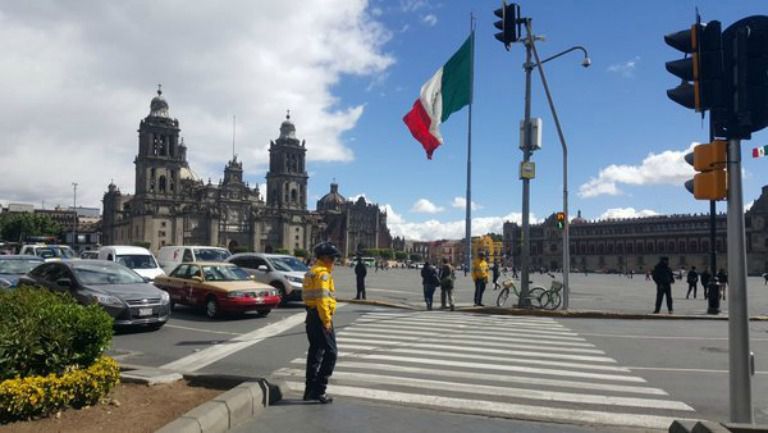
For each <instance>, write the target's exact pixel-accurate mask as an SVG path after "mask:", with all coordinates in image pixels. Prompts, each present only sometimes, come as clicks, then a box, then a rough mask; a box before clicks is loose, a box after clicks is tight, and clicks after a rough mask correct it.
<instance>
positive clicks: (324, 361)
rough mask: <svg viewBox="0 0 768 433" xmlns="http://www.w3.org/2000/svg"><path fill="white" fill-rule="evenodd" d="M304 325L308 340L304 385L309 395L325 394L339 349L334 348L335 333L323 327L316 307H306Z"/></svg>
mask: <svg viewBox="0 0 768 433" xmlns="http://www.w3.org/2000/svg"><path fill="white" fill-rule="evenodd" d="M306 325H307V339H308V340H309V351H308V352H307V376H306V386H307V391H308V394H309V396H310V397H312V396H318V395H321V394H325V389H326V387H327V386H328V378H329V377H331V374H333V368H334V367H335V366H336V358H337V356H338V353H339V351H338V349H337V348H336V334H335V332H334V330H333V328H331V330H330V331H327V330H326V329H325V327H324V326H323V322H322V321H321V320H320V316H319V315H318V314H317V310H316V309H314V308H309V309H307V321H306Z"/></svg>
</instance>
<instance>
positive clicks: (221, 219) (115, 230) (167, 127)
mask: <svg viewBox="0 0 768 433" xmlns="http://www.w3.org/2000/svg"><path fill="white" fill-rule="evenodd" d="M180 132H181V129H180V128H179V121H178V120H177V119H174V118H171V116H170V111H169V107H168V103H167V102H166V100H165V99H164V98H163V96H162V92H161V91H160V90H158V92H157V96H156V97H154V98H153V99H152V101H151V103H150V112H149V115H148V116H147V117H145V118H144V119H143V120H142V121H141V122H140V124H139V130H138V133H139V149H138V154H137V156H136V158H135V160H134V164H135V166H136V185H135V193H134V194H122V193H121V191H120V189H119V188H118V187H117V186H116V185H115V184H114V183H110V184H109V186H108V187H107V192H106V193H105V194H104V199H103V204H104V213H103V223H102V229H103V243H104V244H105V245H109V244H131V243H135V242H148V243H149V244H150V248H151V249H153V250H157V249H159V248H160V247H162V246H165V245H190V244H192V245H218V246H224V247H228V248H230V249H235V248H242V249H246V250H252V251H265V252H271V251H275V250H288V251H291V252H293V251H295V250H297V249H304V250H311V248H312V246H313V245H314V244H315V243H317V242H318V241H320V240H322V239H326V238H327V236H328V235H329V234H330V233H327V231H326V228H327V227H328V223H326V222H325V221H324V220H323V218H324V216H328V215H330V214H329V213H328V212H323V213H318V212H311V211H310V210H308V209H307V182H308V179H309V176H308V175H307V171H306V165H305V160H306V151H307V149H306V143H305V142H304V141H303V140H299V139H298V138H297V137H296V128H295V126H294V124H293V123H292V122H291V120H290V116H286V119H285V121H284V122H283V123H282V124H281V125H280V135H279V137H278V138H277V139H276V140H273V141H271V142H270V147H269V171H268V172H267V176H266V177H267V191H266V199H265V198H264V197H263V196H262V194H261V191H259V188H258V186H257V185H256V186H253V187H251V186H250V185H249V184H248V183H247V182H245V181H244V180H243V163H242V162H241V161H238V160H237V156H236V155H235V156H233V158H232V160H231V161H229V162H228V163H227V164H226V166H225V167H224V178H223V180H220V181H219V182H218V184H213V183H212V182H211V180H210V179H208V181H207V182H204V181H203V180H202V179H200V178H198V177H197V176H196V175H195V174H194V172H193V171H192V170H191V169H190V167H189V163H188V162H187V146H186V144H185V143H184V141H183V139H181V138H180ZM348 207H349V206H346V205H345V209H346V208H348ZM366 209H367V208H366ZM350 218H356V219H357V220H359V221H354V222H351V221H350V220H349V219H350ZM341 220H342V223H339V221H338V218H331V222H332V223H333V224H342V225H343V226H344V227H348V228H351V233H354V234H355V236H357V237H352V238H351V239H352V242H355V243H358V242H362V243H363V244H364V245H366V246H367V245H369V244H368V242H369V240H368V238H365V239H363V240H362V241H361V240H358V239H359V238H360V237H361V236H367V234H368V232H367V231H366V230H367V228H368V227H375V230H374V232H375V241H376V242H379V245H381V241H384V243H385V244H386V245H387V246H388V245H389V243H387V242H391V240H390V241H387V236H388V235H389V231H388V230H386V215H384V216H383V218H382V216H381V215H380V214H376V215H374V214H373V213H372V212H362V213H361V212H355V211H354V210H351V211H346V212H343V213H342V218H341ZM357 227H362V228H365V229H358V228H357ZM348 230H350V229H348ZM358 233H359V235H358ZM381 233H386V236H383V235H380V234H381ZM360 239H362V238H360Z"/></svg>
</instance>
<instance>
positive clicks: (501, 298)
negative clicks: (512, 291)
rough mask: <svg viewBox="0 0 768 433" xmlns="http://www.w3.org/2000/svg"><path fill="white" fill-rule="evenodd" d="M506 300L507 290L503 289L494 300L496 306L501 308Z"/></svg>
mask: <svg viewBox="0 0 768 433" xmlns="http://www.w3.org/2000/svg"><path fill="white" fill-rule="evenodd" d="M507 298H509V288H508V287H505V288H503V289H501V292H499V297H498V298H496V306H497V307H503V306H504V303H505V302H507Z"/></svg>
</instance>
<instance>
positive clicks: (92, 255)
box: [80, 250, 99, 260]
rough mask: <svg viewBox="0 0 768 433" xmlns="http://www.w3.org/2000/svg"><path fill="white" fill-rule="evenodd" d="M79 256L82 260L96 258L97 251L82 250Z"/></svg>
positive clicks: (97, 256) (97, 255) (97, 257)
mask: <svg viewBox="0 0 768 433" xmlns="http://www.w3.org/2000/svg"><path fill="white" fill-rule="evenodd" d="M80 258H81V259H83V260H98V259H99V252H98V251H96V250H89V251H83V252H82V253H80Z"/></svg>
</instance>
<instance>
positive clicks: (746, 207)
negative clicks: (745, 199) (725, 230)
mask: <svg viewBox="0 0 768 433" xmlns="http://www.w3.org/2000/svg"><path fill="white" fill-rule="evenodd" d="M754 204H755V201H754V200H752V201H751V202H749V203H746V204H745V205H744V212H746V211H748V210H750V209H752V206H754Z"/></svg>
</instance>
